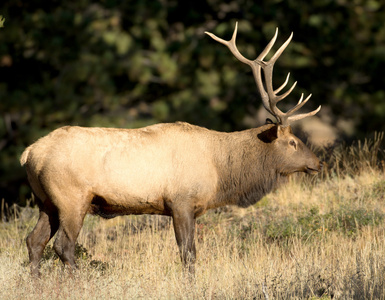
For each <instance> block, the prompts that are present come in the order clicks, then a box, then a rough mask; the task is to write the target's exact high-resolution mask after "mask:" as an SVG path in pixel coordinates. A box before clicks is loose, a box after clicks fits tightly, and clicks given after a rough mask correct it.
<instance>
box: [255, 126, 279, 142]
mask: <svg viewBox="0 0 385 300" xmlns="http://www.w3.org/2000/svg"><path fill="white" fill-rule="evenodd" d="M278 127H279V126H273V127H271V128H269V129H267V130H265V131H262V132H261V133H259V134H258V138H259V139H260V140H261V141H262V142H264V143H271V142H272V141H274V140H276V139H277V137H278V136H277V130H278Z"/></svg>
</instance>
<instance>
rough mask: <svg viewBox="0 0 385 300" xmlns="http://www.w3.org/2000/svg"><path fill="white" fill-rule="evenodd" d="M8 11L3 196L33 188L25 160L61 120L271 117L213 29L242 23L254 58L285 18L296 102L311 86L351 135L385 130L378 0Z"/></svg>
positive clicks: (1, 128)
mask: <svg viewBox="0 0 385 300" xmlns="http://www.w3.org/2000/svg"><path fill="white" fill-rule="evenodd" d="M0 14H1V15H3V16H4V17H5V18H6V21H5V23H4V28H0V200H1V199H3V198H5V199H6V201H9V202H12V201H15V200H16V199H18V198H20V199H23V198H24V197H25V195H27V194H28V190H27V189H26V188H25V186H24V185H23V182H24V180H25V175H24V171H23V170H22V168H21V167H20V166H19V162H18V157H19V155H20V154H21V152H22V151H23V149H24V148H25V146H27V145H29V144H30V143H32V142H33V141H35V140H36V139H38V138H39V137H41V136H43V135H44V134H46V133H48V132H49V131H51V130H53V129H55V128H57V127H60V126H62V125H68V124H71V125H83V126H115V127H140V126H144V125H147V124H152V123H156V122H169V121H176V120H183V121H187V122H191V123H194V124H197V125H201V126H206V127H209V128H212V129H218V130H240V129H244V128H247V127H250V126H257V125H259V124H261V120H258V118H257V115H258V111H257V110H258V108H259V107H260V100H259V96H258V94H257V92H256V88H255V83H254V80H253V77H252V76H251V72H250V70H249V69H248V67H247V66H244V65H242V64H241V63H239V62H238V61H236V60H235V59H234V58H233V57H232V55H231V54H230V52H229V51H228V49H226V48H225V47H223V46H221V45H219V44H217V43H215V42H214V41H212V40H211V39H210V38H209V37H207V36H206V35H205V34H204V31H205V30H208V31H211V32H214V33H215V34H217V35H220V36H222V37H230V36H231V33H232V30H233V28H234V24H235V21H239V34H238V47H239V49H240V50H241V51H242V53H244V55H245V56H246V57H249V58H254V57H256V55H257V53H258V52H259V51H261V49H262V48H263V47H264V45H265V44H266V42H267V41H268V40H269V39H270V38H271V37H272V35H273V33H274V30H275V28H276V27H279V29H280V34H279V41H278V42H277V44H279V43H281V42H282V41H283V40H285V39H286V38H287V37H288V36H289V34H290V32H291V31H293V32H294V39H293V41H292V43H291V45H290V46H289V47H288V49H287V50H286V51H285V53H284V55H282V57H281V58H280V60H279V62H278V66H277V67H276V68H275V79H276V82H277V84H278V83H279V82H281V81H282V80H283V79H284V77H285V76H286V74H287V72H288V71H290V72H291V73H292V76H291V77H292V81H295V80H298V82H299V85H298V88H296V90H295V92H293V94H294V95H293V96H292V99H293V101H295V99H298V98H297V97H299V94H300V93H301V92H307V93H309V92H311V93H313V99H312V101H310V102H309V104H308V105H307V109H309V110H310V109H312V108H313V109H314V108H315V107H316V106H318V105H319V104H322V105H323V107H324V108H323V111H322V114H320V117H323V122H329V123H330V124H331V125H332V126H333V127H334V128H337V129H338V130H339V131H338V132H339V134H340V135H341V136H342V137H349V136H350V137H352V136H353V137H361V136H366V135H367V134H368V133H370V132H374V131H383V130H384V129H385V122H384V121H383V120H384V118H385V99H384V98H385V97H384V96H385V92H384V88H383V87H384V80H383V75H384V71H383V70H384V67H385V26H383V24H384V23H385V9H384V4H383V3H382V1H379V0H378V1H376V0H370V1H365V0H354V1H350V0H337V1H336V0H313V1H307V2H302V1H294V0H287V1H279V0H276V1H227V2H226V3H223V2H222V1H217V0H194V1H183V4H179V3H178V1H168V0H158V1H157V0H138V1H114V0H104V1H97V2H93V1H89V0H77V1H72V0H69V1H68V0H66V1H63V0H54V1H48V2H46V3H44V4H42V2H41V1H36V0H30V1H20V0H16V1H15V0H4V1H2V4H0ZM288 102H290V101H288ZM285 105H288V106H290V105H293V103H289V104H287V103H282V106H283V109H284V107H285ZM312 105H313V107H311V106H312ZM20 186H21V187H22V188H21V189H20Z"/></svg>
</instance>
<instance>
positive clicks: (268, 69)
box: [205, 22, 321, 126]
mask: <svg viewBox="0 0 385 300" xmlns="http://www.w3.org/2000/svg"><path fill="white" fill-rule="evenodd" d="M237 30H238V22H237V23H236V24H235V29H234V33H233V37H232V38H231V40H229V41H225V40H223V39H221V38H219V37H217V36H216V35H214V34H212V33H210V32H207V31H206V32H205V33H207V34H208V35H209V36H211V37H212V38H213V39H214V40H216V41H217V42H219V43H221V44H223V45H226V46H227V47H228V48H229V49H230V51H231V53H233V55H234V56H235V57H236V58H237V59H238V60H240V61H241V62H243V63H244V64H247V65H249V66H250V67H251V69H252V70H253V75H254V79H255V83H256V84H257V88H258V91H259V93H260V95H261V98H262V103H263V106H264V107H265V108H266V110H267V111H268V112H270V113H271V114H272V115H273V116H274V117H276V119H277V121H278V123H279V124H281V125H282V126H288V125H290V123H291V122H294V121H297V120H300V119H303V118H306V117H309V116H314V115H315V114H316V113H317V112H319V110H320V109H321V106H319V107H318V108H317V109H316V110H313V111H312V112H309V113H305V114H298V115H293V114H294V113H295V112H296V111H297V110H299V109H300V108H301V107H302V106H303V105H304V104H305V103H306V102H307V101H308V100H309V99H310V97H311V94H310V95H309V96H307V97H306V99H305V100H303V94H302V96H301V98H300V99H299V101H298V103H297V104H296V105H295V106H294V107H293V108H291V109H289V110H288V111H287V112H286V113H283V112H282V111H281V110H280V109H279V108H278V107H277V103H278V102H279V101H281V100H283V99H284V98H286V97H287V96H288V95H289V94H290V93H291V92H292V90H293V89H294V87H295V86H296V84H297V82H295V83H294V84H293V85H292V86H291V88H290V89H289V90H288V91H286V92H285V93H283V94H282V95H278V93H279V92H280V91H281V90H282V89H283V88H284V87H285V86H286V84H287V83H288V81H289V76H290V73H289V74H288V75H287V77H286V80H285V82H284V83H283V84H282V85H281V86H280V87H279V88H277V89H276V90H274V88H273V68H274V64H275V62H276V61H277V59H278V58H279V57H280V56H281V54H282V52H283V51H284V50H285V49H286V47H287V45H289V43H290V41H291V39H292V37H293V33H292V34H291V35H290V37H289V38H288V39H287V40H286V42H285V43H284V44H283V45H282V46H281V47H280V48H279V49H278V50H277V52H276V53H275V54H274V55H273V57H272V58H271V59H270V60H269V61H264V60H263V59H264V58H265V56H266V55H267V53H269V51H270V50H271V48H272V47H273V45H274V43H275V40H276V39H277V36H278V28H277V29H276V31H275V35H274V37H273V38H272V39H271V41H270V42H269V43H268V44H267V46H266V48H265V49H264V50H263V51H262V52H261V54H260V55H259V56H258V57H257V58H256V59H255V60H249V59H247V58H245V57H244V56H243V55H242V54H241V53H240V52H239V51H238V49H237V46H236V45H235V40H236V37H237ZM261 68H262V69H263V74H264V77H265V81H266V90H265V89H264V86H263V83H262V76H261Z"/></svg>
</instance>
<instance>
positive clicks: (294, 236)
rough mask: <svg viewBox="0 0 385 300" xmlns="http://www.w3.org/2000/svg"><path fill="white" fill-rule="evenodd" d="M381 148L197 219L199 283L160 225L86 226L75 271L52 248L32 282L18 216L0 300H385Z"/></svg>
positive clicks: (121, 221)
mask: <svg viewBox="0 0 385 300" xmlns="http://www.w3.org/2000/svg"><path fill="white" fill-rule="evenodd" d="M381 140H382V136H377V137H376V138H375V139H374V141H372V142H365V143H357V144H355V145H354V146H351V147H342V146H341V147H338V148H334V149H330V150H328V151H326V150H325V151H324V152H323V154H321V155H324V157H325V160H326V161H327V165H325V168H324V171H323V173H322V174H320V175H318V176H315V177H308V176H297V177H294V178H292V179H291V180H290V181H289V182H288V184H286V185H285V186H283V187H281V188H280V189H279V190H277V191H275V192H274V193H271V194H269V195H268V196H266V197H265V198H263V199H262V200H261V201H260V202H259V203H257V204H256V205H255V206H253V207H250V208H247V209H239V208H234V207H227V208H222V209H219V210H215V211H210V212H209V213H207V214H206V215H204V216H202V217H201V218H199V219H198V226H197V230H196V242H197V252H198V259H197V266H196V276H195V280H190V279H189V277H188V276H187V274H185V273H184V271H183V268H182V266H181V263H180V259H179V254H178V249H177V246H176V242H175V237H174V232H173V228H172V224H171V223H170V219H169V218H165V217H159V216H126V217H118V218H115V219H112V220H108V221H106V220H102V219H100V218H98V217H94V216H87V217H86V220H85V224H84V227H83V229H82V232H81V234H80V237H79V239H78V243H79V244H78V247H77V257H78V264H79V270H78V271H76V272H74V273H73V274H69V272H67V271H66V270H65V269H63V267H62V264H61V263H60V261H59V260H58V259H57V257H56V256H55V255H54V253H53V251H52V248H51V246H49V247H48V248H47V249H46V252H45V256H44V261H43V263H42V277H41V279H34V278H31V276H30V275H29V268H28V266H27V259H28V254H27V249H26V246H25V242H24V240H25V237H26V236H27V234H28V233H29V232H30V231H31V230H32V228H33V226H34V225H35V222H36V220H37V215H38V213H37V210H36V209H35V208H30V207H27V208H24V209H22V210H21V211H20V213H18V214H17V215H16V216H15V217H14V218H13V220H11V221H9V222H4V223H0V299H288V298H290V299H332V298H334V299H385V275H384V274H385V229H384V228H385V227H384V224H385V207H384V202H385V199H384V195H385V174H384V170H383V167H384V164H383V162H382V160H381V159H382V154H383V150H382V148H381V147H380V142H381ZM50 245H52V243H50Z"/></svg>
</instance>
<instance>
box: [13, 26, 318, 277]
mask: <svg viewBox="0 0 385 300" xmlns="http://www.w3.org/2000/svg"><path fill="white" fill-rule="evenodd" d="M206 33H207V34H208V35H209V36H210V37H212V38H213V39H214V40H216V41H218V42H219V43H222V44H224V45H226V46H227V47H228V48H229V49H230V51H231V52H232V53H233V54H234V56H235V57H236V58H237V59H238V60H240V61H241V62H242V63H245V64H247V65H249V66H250V67H251V69H252V71H253V75H254V78H255V81H256V84H257V88H258V91H259V93H260V94H261V98H262V103H263V106H264V107H265V108H266V110H267V111H268V112H269V113H271V114H272V115H273V116H274V117H275V118H276V119H277V122H276V123H272V122H270V123H267V124H265V125H263V126H261V127H258V128H253V129H249V130H244V131H240V132H231V133H225V132H217V131H213V130H208V129H206V128H202V127H199V126H194V125H190V124H188V123H182V122H177V123H172V124H157V125H152V126H148V127H144V128H139V129H113V128H83V127H77V126H65V127H62V128H59V129H57V130H54V131H53V132H51V133H50V134H48V135H47V136H45V137H42V138H40V139H39V140H38V141H36V142H35V143H34V144H32V145H30V146H29V147H27V148H26V150H25V151H24V153H23V154H22V156H21V158H20V162H21V165H24V166H25V168H26V172H27V175H28V180H29V183H30V185H31V188H32V191H33V193H34V195H35V198H36V199H37V203H38V206H39V211H40V215H39V219H38V221H37V224H36V226H35V228H34V229H33V230H32V232H31V233H30V234H29V235H28V237H27V239H26V242H27V247H28V252H29V260H30V265H31V271H32V274H35V275H38V274H40V272H39V265H40V260H41V258H42V254H43V250H44V248H45V246H46V244H47V243H48V241H49V240H50V239H51V238H52V237H53V236H54V235H55V234H56V240H55V242H54V249H55V251H56V253H57V254H58V256H59V257H60V259H61V260H62V262H63V263H64V265H68V266H70V268H71V269H72V268H76V264H75V257H74V250H75V242H76V239H77V237H78V234H79V231H80V229H81V228H82V225H83V219H84V217H85V215H86V214H87V213H91V214H97V215H100V216H101V217H103V218H113V217H115V216H120V215H128V214H158V215H166V216H171V217H172V219H173V226H174V231H175V236H176V241H177V244H178V247H179V250H180V255H181V259H182V263H183V264H184V265H185V266H186V267H187V268H188V269H189V270H190V271H191V272H194V264H195V257H196V250H195V241H194V231H195V220H196V218H197V217H199V216H201V215H202V214H204V213H205V212H206V211H207V210H208V209H212V208H216V207H221V206H225V205H238V206H241V207H247V206H249V205H252V204H254V203H256V202H257V201H258V200H260V199H261V198H262V197H263V196H264V195H266V194H267V193H269V192H270V191H271V190H272V189H274V188H276V187H277V186H278V184H279V183H280V182H281V181H282V179H284V178H286V177H287V176H288V175H290V174H292V173H295V172H306V173H311V174H312V173H316V172H319V171H320V169H321V163H320V161H319V160H318V158H317V157H316V156H315V155H314V153H313V152H312V151H311V150H309V149H308V148H307V147H306V146H305V144H304V143H303V142H301V140H299V139H298V138H297V137H296V136H295V135H293V133H292V130H291V127H290V123H291V122H293V121H296V120H299V119H303V118H305V117H308V116H313V115H315V114H316V113H317V112H318V111H319V110H320V108H321V107H319V108H317V109H316V110H314V111H312V112H309V113H305V114H294V113H295V112H296V111H297V110H298V109H300V108H301V107H302V106H303V105H304V104H305V103H306V102H307V101H308V100H309V98H310V96H308V97H307V98H306V99H305V100H303V97H301V99H300V100H299V102H298V104H296V105H295V106H294V107H293V108H291V109H290V110H288V111H287V112H286V113H284V112H282V111H281V110H280V109H279V108H278V107H277V103H278V102H279V101H281V100H283V99H284V98H285V97H286V96H287V95H288V94H289V93H290V92H291V91H292V90H293V89H294V86H295V84H294V85H293V86H292V87H291V88H290V89H289V90H288V91H287V92H285V93H283V94H280V95H279V94H278V93H279V92H280V91H281V90H282V89H283V88H284V87H285V86H286V84H287V82H288V78H287V79H286V81H285V82H284V83H283V84H282V85H281V86H280V87H279V88H277V89H274V88H273V83H272V82H273V80H272V79H273V78H272V77H273V67H274V63H275V62H276V60H277V59H278V57H279V56H280V55H281V54H282V52H283V51H284V49H285V48H286V47H287V45H288V44H289V43H290V40H291V38H292V36H290V37H289V39H288V40H287V41H286V42H285V43H284V44H283V45H282V46H281V47H280V48H279V49H278V50H277V52H276V53H275V54H274V55H273V57H272V58H271V59H270V60H268V61H264V58H265V56H266V55H267V53H268V52H269V51H270V50H271V48H272V46H273V44H274V43H275V40H276V38H277V34H278V31H276V33H275V35H274V37H273V39H272V40H271V41H270V42H269V44H268V45H267V46H266V48H265V49H264V50H263V51H262V53H261V54H260V55H259V56H258V57H257V59H255V60H248V59H246V58H245V57H244V56H242V55H241V54H240V52H239V51H238V49H237V47H236V44H235V39H236V34H237V25H236V26H235V30H234V33H233V36H232V39H231V40H229V41H225V40H223V39H221V38H219V37H217V36H215V35H214V34H212V33H208V32H206ZM261 70H263V75H264V78H265V81H266V83H265V86H266V88H265V87H264V84H263V83H262V75H261Z"/></svg>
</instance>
